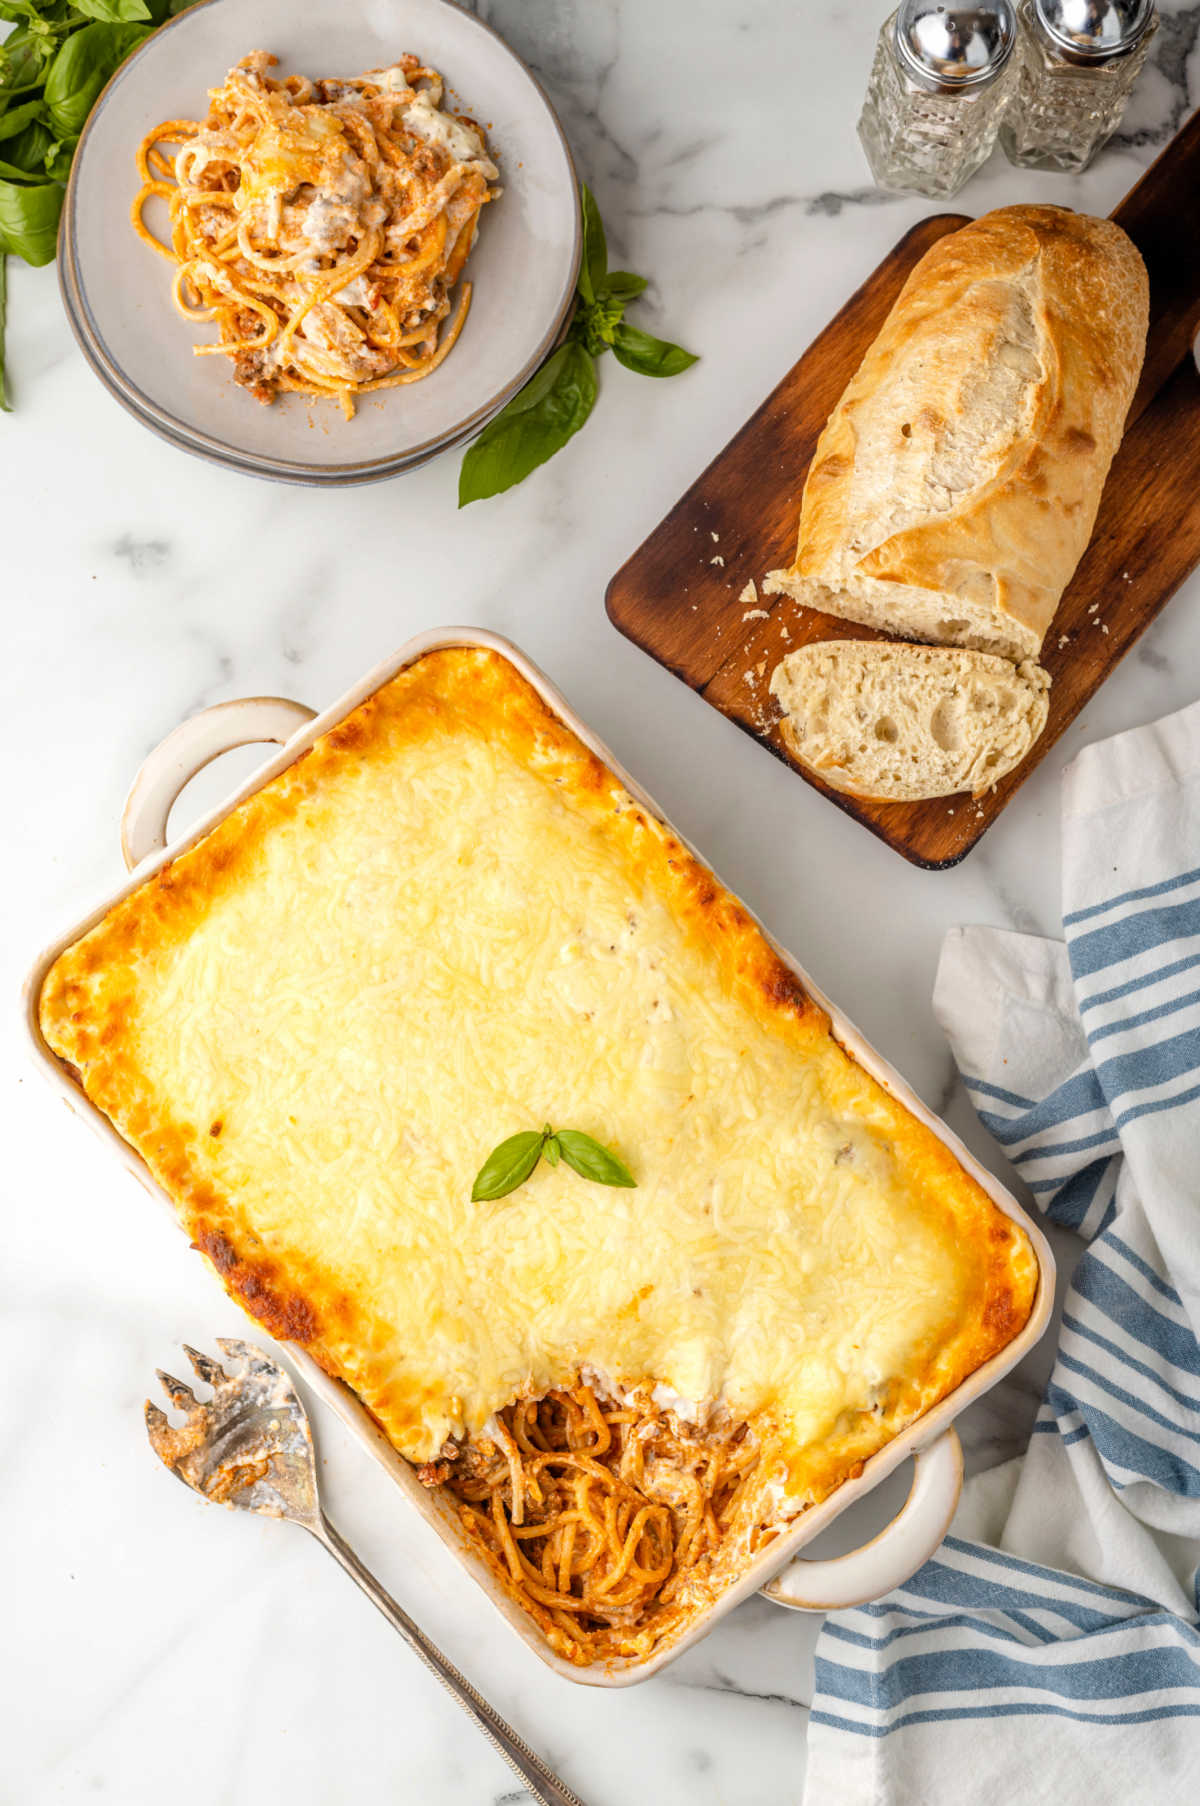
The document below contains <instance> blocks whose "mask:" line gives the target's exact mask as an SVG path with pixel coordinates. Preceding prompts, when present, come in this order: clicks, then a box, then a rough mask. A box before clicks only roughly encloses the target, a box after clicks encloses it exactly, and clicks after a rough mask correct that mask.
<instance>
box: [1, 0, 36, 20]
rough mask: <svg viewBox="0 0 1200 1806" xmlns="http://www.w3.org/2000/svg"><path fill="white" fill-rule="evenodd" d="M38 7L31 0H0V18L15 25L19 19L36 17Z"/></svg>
mask: <svg viewBox="0 0 1200 1806" xmlns="http://www.w3.org/2000/svg"><path fill="white" fill-rule="evenodd" d="M37 17H38V9H37V7H36V6H35V5H34V4H33V0H0V19H7V20H8V21H9V23H10V24H12V25H15V24H16V23H17V21H18V20H19V19H36V18H37Z"/></svg>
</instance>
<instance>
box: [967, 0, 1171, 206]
mask: <svg viewBox="0 0 1200 1806" xmlns="http://www.w3.org/2000/svg"><path fill="white" fill-rule="evenodd" d="M1018 11H1019V16H1020V21H1021V31H1020V36H1019V38H1018V41H1017V50H1016V55H1015V57H1014V58H1013V61H1014V63H1015V65H1016V72H1015V81H1014V88H1015V93H1014V98H1013V103H1012V105H1011V106H1010V107H1009V109H1008V111H1007V113H1006V114H1005V117H1004V121H1003V123H1002V125H1001V127H1000V142H1001V144H1002V146H1003V148H1004V154H1005V155H1006V156H1007V157H1008V159H1009V161H1010V162H1012V163H1018V164H1021V165H1023V166H1024V167H1025V168H1028V169H1069V170H1080V169H1086V168H1087V167H1088V165H1089V163H1091V162H1092V161H1093V159H1094V158H1095V156H1096V155H1097V153H1098V152H1099V151H1100V149H1101V148H1102V147H1103V146H1104V145H1105V144H1106V143H1107V142H1108V140H1109V138H1111V137H1112V135H1113V133H1114V132H1115V131H1116V129H1117V127H1118V125H1119V124H1120V122H1121V115H1122V114H1123V113H1124V111H1125V105H1126V102H1127V101H1128V99H1129V94H1130V90H1131V89H1132V87H1133V84H1134V82H1135V81H1136V80H1137V78H1138V76H1139V75H1140V73H1141V70H1142V65H1143V63H1144V62H1145V61H1146V52H1147V50H1148V49H1149V48H1150V40H1151V38H1152V37H1153V36H1154V33H1155V32H1156V31H1157V30H1158V19H1157V17H1152V18H1151V20H1150V23H1149V25H1148V26H1147V27H1146V29H1145V30H1144V31H1143V33H1142V35H1141V37H1140V38H1138V40H1137V41H1136V43H1134V44H1133V45H1132V47H1131V48H1130V49H1128V50H1126V51H1123V52H1122V53H1120V54H1118V55H1115V56H1109V57H1106V58H1102V59H1095V58H1084V57H1079V58H1072V57H1070V56H1068V55H1067V54H1066V53H1065V52H1064V51H1063V50H1062V49H1060V48H1059V47H1058V46H1057V45H1056V44H1055V42H1054V40H1053V39H1052V38H1051V37H1049V35H1048V34H1047V33H1046V32H1045V31H1044V30H1043V28H1042V26H1041V24H1040V23H1039V21H1038V18H1037V15H1036V13H1035V10H1034V6H1033V0H1021V4H1020V7H1019V9H1018Z"/></svg>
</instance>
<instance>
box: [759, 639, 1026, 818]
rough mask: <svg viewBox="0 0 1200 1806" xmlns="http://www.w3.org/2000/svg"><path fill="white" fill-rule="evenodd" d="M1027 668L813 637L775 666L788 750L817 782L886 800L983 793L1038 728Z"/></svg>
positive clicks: (941, 649) (979, 655) (939, 649)
mask: <svg viewBox="0 0 1200 1806" xmlns="http://www.w3.org/2000/svg"><path fill="white" fill-rule="evenodd" d="M1049 688H1050V679H1049V678H1048V676H1047V675H1046V673H1045V672H1044V671H1043V670H1042V668H1041V666H1040V665H1035V664H1033V663H1032V662H1031V661H1027V662H1026V663H1024V664H1022V665H1020V666H1016V665H1013V664H1011V663H1010V662H1009V661H1008V659H1005V658H997V657H995V656H994V655H993V654H991V653H987V652H969V651H963V650H959V649H958V648H953V647H947V646H908V645H903V644H897V643H890V642H882V641H878V640H822V641H819V642H818V643H816V644H814V645H809V646H801V647H800V648H799V649H798V650H797V651H795V652H791V653H789V654H788V656H787V657H786V658H785V659H784V660H783V662H782V664H780V665H777V666H776V668H775V671H774V673H773V674H772V677H771V693H772V695H773V696H775V697H776V699H777V700H778V702H779V704H780V707H781V708H782V709H783V711H784V713H783V721H782V724H781V732H782V734H783V738H784V741H785V743H786V745H787V746H788V748H789V749H790V750H791V751H792V752H793V753H795V755H796V757H797V758H798V759H799V760H800V761H801V762H802V763H803V764H805V765H807V766H808V767H809V768H810V769H811V770H812V771H814V772H815V773H816V774H817V776H818V777H820V778H821V779H823V781H824V782H825V783H826V784H830V785H832V786H833V788H834V789H835V790H846V791H849V792H850V793H851V795H853V796H861V797H872V798H877V799H879V800H882V801H889V802H915V801H917V800H919V799H920V798H922V797H930V796H952V795H953V794H954V792H955V791H958V790H970V791H972V792H973V793H974V794H975V795H976V796H979V795H981V794H982V793H983V792H984V791H985V790H988V789H990V788H991V786H992V785H993V784H995V783H996V782H997V781H998V780H999V779H1000V778H1002V777H1003V776H1004V775H1005V773H1006V772H1009V771H1011V770H1012V768H1013V766H1014V765H1017V764H1019V763H1020V761H1021V760H1022V759H1023V758H1024V757H1025V755H1026V753H1027V752H1028V751H1029V749H1030V747H1031V746H1032V745H1033V743H1034V741H1035V740H1036V739H1037V737H1038V735H1039V734H1040V733H1041V731H1042V729H1043V728H1044V727H1045V725H1046V710H1047V693H1048V691H1049Z"/></svg>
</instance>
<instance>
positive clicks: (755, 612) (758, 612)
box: [742, 608, 771, 621]
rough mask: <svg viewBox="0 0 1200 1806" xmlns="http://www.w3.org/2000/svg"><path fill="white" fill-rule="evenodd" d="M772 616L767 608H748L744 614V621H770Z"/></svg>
mask: <svg viewBox="0 0 1200 1806" xmlns="http://www.w3.org/2000/svg"><path fill="white" fill-rule="evenodd" d="M770 618H771V617H770V615H769V614H768V613H767V611H766V609H765V608H748V609H747V610H746V611H745V613H744V614H743V616H742V619H743V621H769V620H770Z"/></svg>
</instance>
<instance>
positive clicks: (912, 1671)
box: [806, 705, 1200, 1806]
mask: <svg viewBox="0 0 1200 1806" xmlns="http://www.w3.org/2000/svg"><path fill="white" fill-rule="evenodd" d="M1142 732H1143V733H1144V735H1145V736H1146V739H1147V751H1146V761H1147V762H1146V767H1145V769H1146V771H1147V772H1148V773H1149V774H1150V778H1149V779H1148V780H1147V784H1146V785H1143V786H1141V787H1139V784H1138V782H1137V781H1136V776H1137V772H1138V769H1139V768H1138V754H1139V748H1138V746H1137V744H1136V743H1135V741H1136V737H1135V736H1129V735H1126V736H1121V738H1120V739H1119V740H1118V741H1116V742H1110V743H1109V745H1110V746H1115V747H1117V748H1118V749H1119V757H1118V759H1117V763H1116V766H1115V768H1114V770H1115V774H1116V791H1117V795H1116V799H1115V801H1114V796H1113V785H1112V782H1111V781H1110V782H1108V783H1106V773H1105V766H1104V759H1103V754H1104V752H1105V748H1092V749H1089V752H1088V754H1087V755H1085V759H1088V760H1090V761H1091V762H1090V765H1088V767H1087V770H1086V772H1085V774H1084V778H1085V781H1084V782H1082V783H1081V781H1080V778H1079V776H1078V771H1079V767H1078V766H1077V767H1076V768H1075V780H1074V791H1073V792H1072V790H1071V787H1070V783H1069V784H1068V798H1069V806H1068V821H1067V823H1066V828H1067V847H1068V863H1067V869H1066V871H1065V873H1064V891H1065V894H1066V900H1067V903H1068V905H1069V907H1068V908H1067V912H1066V913H1065V915H1064V918H1063V924H1064V930H1065V937H1066V939H1065V947H1064V946H1063V945H1061V944H1059V943H1051V942H1041V943H1039V942H1034V941H1031V940H1030V939H1029V938H1028V937H1023V936H1022V937H1017V936H1005V935H1002V934H999V933H992V932H991V931H980V930H970V931H959V937H960V938H959V940H958V942H957V944H956V946H955V949H954V954H953V958H952V959H948V958H946V957H944V960H943V973H945V971H946V968H947V966H949V967H951V968H952V976H953V982H954V986H955V987H956V990H957V991H958V992H959V993H961V992H962V991H963V989H964V988H967V989H969V990H970V995H969V996H963V995H961V994H960V995H958V996H957V1000H956V999H955V997H954V996H949V997H946V996H942V995H941V984H942V980H941V979H940V980H939V998H938V1000H937V1001H938V1007H939V1013H940V1014H941V1016H942V1019H943V1022H944V1025H945V1026H946V1028H947V1031H948V1033H949V1034H950V1037H951V1041H952V1043H953V1044H954V1047H955V1052H956V1055H957V1056H958V1057H959V1059H960V1065H964V1066H965V1067H967V1068H968V1069H967V1070H964V1078H965V1082H966V1085H967V1089H968V1092H969V1093H970V1096H971V1099H972V1101H973V1103H974V1105H975V1107H976V1110H977V1111H978V1114H979V1116H980V1118H981V1120H982V1121H983V1122H984V1123H985V1124H986V1126H987V1128H988V1129H989V1130H990V1131H991V1133H992V1134H993V1135H994V1136H995V1138H996V1139H997V1141H999V1142H1000V1143H1001V1144H1002V1146H1003V1147H1004V1148H1005V1150H1006V1152H1007V1154H1008V1155H1009V1158H1010V1159H1011V1160H1012V1162H1013V1163H1014V1165H1015V1166H1016V1168H1017V1170H1018V1171H1019V1172H1020V1174H1021V1176H1022V1178H1023V1179H1024V1180H1025V1181H1026V1183H1027V1184H1028V1185H1029V1187H1030V1189H1031V1191H1032V1193H1033V1195H1034V1198H1035V1199H1036V1202H1037V1204H1038V1205H1039V1207H1040V1208H1041V1209H1042V1210H1044V1211H1045V1212H1046V1214H1047V1215H1048V1216H1049V1217H1050V1218H1052V1219H1053V1220H1054V1221H1056V1222H1057V1223H1059V1224H1062V1225H1063V1226H1065V1227H1068V1228H1070V1229H1073V1230H1075V1231H1076V1232H1077V1233H1078V1234H1079V1235H1080V1236H1081V1237H1082V1238H1083V1240H1084V1241H1085V1242H1086V1243H1087V1244H1088V1245H1087V1248H1086V1250H1085V1252H1084V1253H1083V1254H1082V1256H1081V1258H1080V1260H1079V1263H1078V1266H1077V1268H1076V1271H1075V1273H1074V1275H1073V1279H1072V1283H1071V1286H1070V1288H1069V1291H1068V1294H1067V1298H1066V1302H1065V1307H1064V1311H1063V1317H1062V1326H1061V1333H1060V1339H1059V1345H1058V1353H1057V1359H1056V1362H1055V1366H1054V1371H1053V1374H1052V1376H1051V1379H1050V1382H1049V1385H1048V1386H1047V1389H1046V1393H1045V1396H1044V1399H1043V1402H1042V1406H1041V1409H1040V1412H1039V1414H1038V1418H1037V1422H1036V1424H1035V1425H1034V1434H1033V1436H1032V1439H1031V1442H1030V1447H1029V1451H1028V1453H1027V1455H1026V1456H1025V1457H1024V1458H1023V1461H1022V1463H1021V1464H1020V1467H1019V1473H1018V1472H1016V1471H1014V1473H1013V1474H1012V1475H1011V1476H1008V1477H1007V1478H1005V1477H1004V1476H994V1475H993V1476H984V1477H983V1478H981V1479H980V1480H979V1481H977V1482H974V1483H972V1485H971V1486H969V1487H968V1489H967V1495H966V1498H965V1501H964V1507H963V1510H962V1511H961V1512H960V1515H959V1518H958V1519H957V1520H956V1524H955V1534H953V1535H951V1536H949V1537H947V1538H946V1541H945V1543H944V1544H943V1546H942V1548H941V1549H940V1550H939V1551H938V1554H937V1557H936V1558H935V1559H934V1560H933V1561H931V1562H929V1563H927V1564H926V1566H925V1567H924V1568H923V1569H921V1571H920V1572H919V1573H918V1574H916V1575H914V1576H913V1578H912V1579H911V1580H910V1581H909V1582H908V1584H907V1585H906V1586H904V1587H903V1588H901V1589H899V1590H898V1591H897V1592H895V1593H893V1594H891V1595H889V1597H888V1598H887V1599H886V1600H883V1601H881V1602H879V1603H877V1604H873V1605H867V1606H863V1607H861V1608H859V1609H858V1610H855V1611H847V1612H839V1613H837V1614H835V1615H833V1616H832V1617H830V1618H829V1619H828V1620H827V1621H826V1624H825V1626H824V1628H823V1630H822V1633H821V1638H820V1641H819V1643H818V1648H817V1662H816V1696H815V1700H814V1705H813V1711H812V1720H811V1722H812V1731H811V1738H810V1766H809V1779H808V1783H807V1796H806V1797H807V1798H808V1799H809V1800H810V1801H811V1802H813V1806H818V1803H819V1806H826V1802H828V1801H837V1802H845V1803H846V1806H859V1803H860V1802H861V1803H862V1806H866V1802H868V1801H869V1802H871V1803H872V1806H878V1803H882V1802H887V1801H893V1800H894V1801H896V1802H898V1803H899V1802H907V1801H908V1800H910V1799H911V1800H914V1801H915V1800H920V1801H921V1802H922V1806H926V1803H929V1806H933V1803H934V1802H940V1801H941V1800H942V1799H943V1798H945V1799H946V1800H947V1801H949V1800H950V1799H952V1798H954V1799H957V1800H961V1799H963V1798H972V1799H973V1798H977V1797H978V1798H984V1797H986V1798H987V1799H993V1798H995V1799H1001V1798H1004V1799H1009V1798H1014V1797H1015V1798H1034V1797H1037V1798H1051V1797H1053V1798H1054V1799H1055V1800H1056V1801H1057V1800H1059V1799H1061V1798H1065V1799H1067V1800H1073V1799H1075V1798H1078V1799H1079V1800H1080V1801H1081V1802H1082V1801H1086V1802H1087V1803H1088V1806H1097V1803H1098V1802H1101V1801H1107V1800H1114V1801H1115V1800H1121V1801H1126V1800H1129V1801H1140V1800H1147V1801H1150V1800H1154V1801H1157V1800H1160V1799H1166V1798H1168V1797H1171V1796H1172V1794H1174V1793H1176V1792H1177V1791H1178V1789H1179V1787H1180V1785H1181V1783H1183V1782H1186V1781H1188V1780H1191V1781H1193V1782H1194V1783H1195V1786H1197V1787H1200V1337H1198V1331H1200V705H1196V707H1195V708H1194V709H1192V710H1188V711H1185V712H1184V714H1183V715H1181V716H1176V717H1174V718H1172V720H1171V721H1168V722H1166V723H1162V724H1160V726H1159V728H1158V729H1147V730H1142ZM1156 735H1158V736H1159V738H1158V739H1157V740H1156V739H1155V736H1156ZM1164 747H1165V748H1166V754H1164ZM1167 755H1169V756H1167ZM1083 763H1084V761H1082V760H1081V761H1080V764H1081V765H1082V764H1083ZM1131 773H1132V774H1133V776H1131ZM1164 773H1165V775H1164ZM1108 776H1109V779H1110V780H1111V779H1112V777H1113V774H1112V773H1110V774H1108ZM1150 780H1153V781H1150ZM1093 805H1094V806H1095V809H1096V820H1095V822H1094V823H1093V824H1092V825H1091V826H1090V827H1089V825H1088V824H1087V823H1086V822H1081V821H1080V819H1078V818H1079V817H1080V816H1081V815H1086V812H1087V809H1088V808H1089V807H1091V806H1093ZM1072 811H1073V813H1074V817H1075V819H1071V817H1072ZM1126 845H1128V846H1130V847H1132V848H1134V849H1135V850H1136V861H1135V864H1136V871H1135V872H1134V873H1132V874H1131V873H1129V872H1128V871H1126V873H1125V874H1124V875H1123V874H1122V873H1121V872H1117V873H1114V872H1113V865H1114V861H1116V862H1117V863H1119V853H1120V850H1121V849H1122V848H1123V847H1125V846H1126ZM1091 846H1094V847H1095V852H1094V854H1093V853H1090V852H1089V851H1088V849H1089V847H1091ZM1072 849H1073V856H1072ZM1189 853H1190V855H1191V857H1190V858H1189V857H1188V854H1189ZM1123 876H1124V881H1122V877H1123ZM949 952H950V949H949V946H948V949H947V954H949ZM973 960H974V961H976V965H977V970H974V971H972V969H971V963H972V961H973ZM968 976H969V977H970V978H971V980H972V982H971V984H970V986H965V984H964V980H965V979H966V978H967V977H968ZM1072 994H1073V997H1072ZM981 996H984V997H986V998H987V999H988V1001H987V1002H986V1003H985V1004H983V1005H981V1002H980V999H981ZM1064 999H1065V1000H1066V1001H1065V1002H1064ZM981 1008H982V1009H985V1010H988V1011H990V1015H989V1017H988V1020H987V1022H986V1024H985V1025H984V1026H983V1027H982V1028H981V1027H980V1024H979V1016H980V1011H981ZM1039 1011H1041V1012H1043V1014H1042V1016H1041V1017H1039V1014H1038V1012H1039ZM1039 1021H1040V1022H1042V1023H1043V1025H1044V1027H1045V1030H1046V1034H1045V1036H1044V1037H1043V1036H1040V1035H1039V1034H1037V1032H1036V1029H1037V1025H1038V1023H1039ZM1031 1024H1032V1025H1033V1026H1032V1029H1031ZM1046 1046H1050V1047H1052V1048H1061V1049H1062V1050H1063V1060H1062V1061H1061V1068H1062V1069H1061V1070H1059V1071H1055V1072H1053V1074H1051V1075H1048V1074H1047V1071H1046V1067H1045V1054H1044V1048H1045V1047H1046ZM1038 1047H1040V1048H1041V1049H1042V1050H1043V1051H1042V1053H1041V1057H1040V1062H1039V1058H1038V1057H1035V1049H1036V1048H1038ZM1084 1048H1086V1053H1085V1054H1083V1056H1082V1057H1080V1051H1081V1050H1082V1049H1084ZM981 1050H994V1052H995V1058H996V1061H997V1064H996V1066H995V1067H994V1068H993V1069H989V1070H985V1071H979V1072H976V1071H971V1070H969V1067H970V1065H971V1063H972V1062H973V1061H979V1063H980V1064H987V1059H981V1058H980V1055H981ZM989 1057H990V1053H989ZM1189 1257H1190V1258H1189ZM997 1478H1001V1479H1004V1484H1005V1485H1006V1486H1007V1491H1003V1488H1001V1491H1002V1492H1003V1497H1002V1504H1001V1508H1000V1510H999V1512H998V1513H997V1511H996V1510H995V1509H992V1512H991V1516H990V1518H989V1515H988V1507H987V1501H986V1498H985V1489H986V1488H987V1487H988V1486H989V1484H990V1483H991V1482H992V1481H993V1480H996V1479H997ZM973 1489H974V1490H973ZM992 1490H993V1494H995V1493H996V1489H995V1488H993V1489H992ZM989 1496H991V1495H989ZM973 1501H974V1502H973ZM981 1501H982V1502H981ZM963 1524H966V1525H967V1526H969V1528H970V1530H971V1531H972V1532H973V1534H959V1533H958V1531H959V1528H960V1526H961V1525H963ZM985 1536H986V1537H988V1538H990V1539H992V1540H983V1538H984V1537H985ZM1012 1720H1019V1721H1020V1724H1021V1728H1020V1731H1019V1733H1016V1734H1014V1727H1013V1725H1012V1724H1011V1722H1010V1721H1012ZM1139 1727H1141V1728H1140V1729H1139ZM1109 1733H1112V1735H1109ZM984 1772H986V1774H987V1777H988V1779H987V1791H986V1793H983V1792H979V1791H973V1790H972V1776H973V1775H974V1776H978V1775H980V1774H983V1773H984ZM1031 1788H1032V1789H1034V1791H1030V1789H1031ZM1194 1791H1195V1788H1193V1792H1194Z"/></svg>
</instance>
